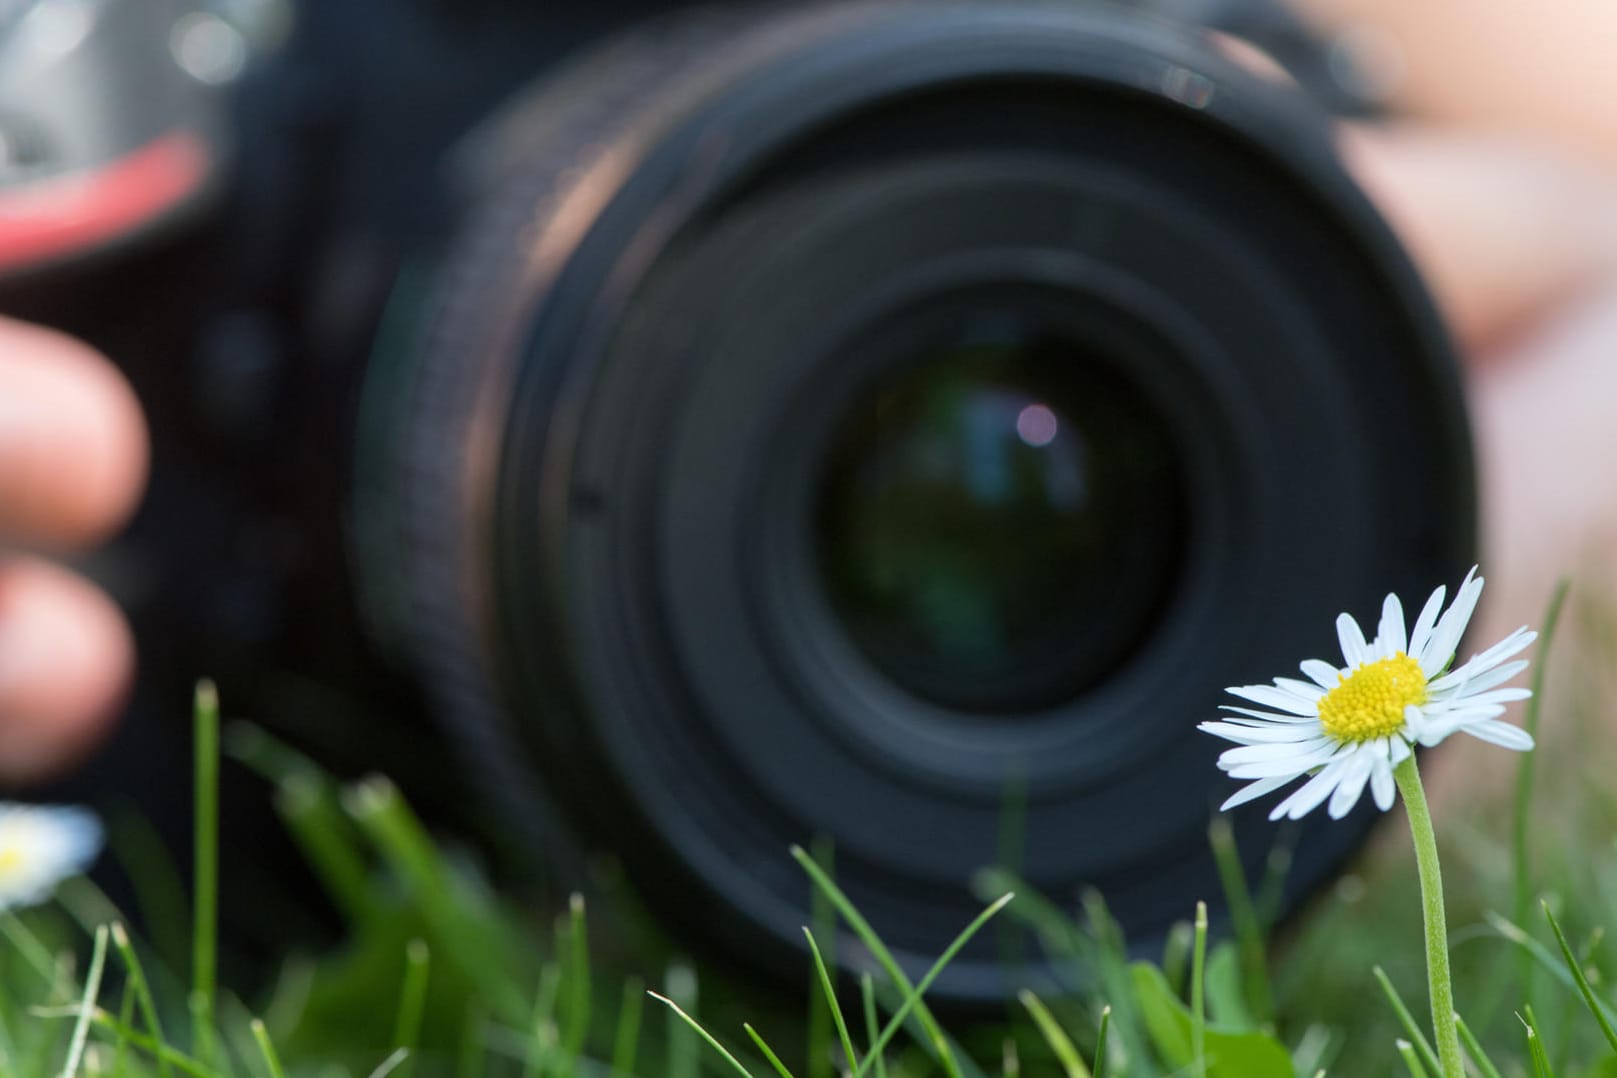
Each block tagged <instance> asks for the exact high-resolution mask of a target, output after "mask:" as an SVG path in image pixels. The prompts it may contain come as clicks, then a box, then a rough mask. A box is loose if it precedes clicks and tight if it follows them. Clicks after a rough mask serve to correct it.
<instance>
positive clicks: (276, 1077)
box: [252, 1018, 286, 1078]
mask: <svg viewBox="0 0 1617 1078" xmlns="http://www.w3.org/2000/svg"><path fill="white" fill-rule="evenodd" d="M252 1029H253V1040H255V1041H257V1042H258V1052H259V1054H260V1055H262V1056H263V1057H264V1066H265V1067H267V1068H269V1072H270V1078H286V1071H285V1070H284V1069H283V1068H282V1067H281V1057H280V1056H278V1055H276V1054H275V1045H273V1044H271V1043H270V1038H269V1030H267V1029H265V1028H264V1022H263V1020H262V1019H259V1018H254V1019H253V1025H252Z"/></svg>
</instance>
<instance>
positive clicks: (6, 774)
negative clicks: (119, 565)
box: [0, 558, 134, 784]
mask: <svg viewBox="0 0 1617 1078" xmlns="http://www.w3.org/2000/svg"><path fill="white" fill-rule="evenodd" d="M133 672H134V643H133V640H132V638H131V636H130V633H129V628H128V625H127V624H126V623H125V621H124V618H123V615H122V614H121V613H120V612H119V610H118V608H117V607H116V606H114V605H113V603H112V601H111V600H110V599H108V598H107V597H106V595H104V594H103V593H102V592H101V591H100V590H98V589H97V588H95V587H94V586H93V585H91V584H90V583H89V582H88V581H86V580H84V579H82V578H81V577H78V576H76V575H74V574H73V573H70V572H68V571H67V570H65V569H61V568H58V567H56V566H53V565H50V564H49V563H47V562H43V561H39V560H37V559H33V558H15V559H11V560H7V561H5V562H0V782H5V783H8V784H24V783H30V782H37V781H40V780H42V779H46V778H49V777H51V776H54V775H56V774H59V773H61V772H62V771H63V770H65V769H66V768H68V767H70V766H72V765H73V764H74V763H76V762H77V761H79V760H80V759H82V758H83V757H84V756H85V755H86V754H87V753H88V752H89V751H90V750H91V749H92V748H93V747H94V746H95V745H96V743H97V742H98V741H99V740H100V739H101V737H102V735H103V734H104V733H105V732H106V730H107V728H108V726H109V725H110V723H111V722H112V719H113V718H114V717H115V715H116V714H117V712H118V709H119V706H120V704H121V703H122V701H123V698H124V696H125V694H126V692H127V690H128V686H129V684H130V681H131V678H132V675H133Z"/></svg>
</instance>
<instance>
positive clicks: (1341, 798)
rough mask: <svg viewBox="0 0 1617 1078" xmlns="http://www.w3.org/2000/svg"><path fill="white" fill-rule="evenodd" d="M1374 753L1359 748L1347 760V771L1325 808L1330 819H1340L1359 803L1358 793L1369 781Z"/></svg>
mask: <svg viewBox="0 0 1617 1078" xmlns="http://www.w3.org/2000/svg"><path fill="white" fill-rule="evenodd" d="M1375 762H1376V761H1375V754H1374V753H1373V752H1372V751H1370V750H1368V749H1360V750H1359V751H1358V752H1356V753H1354V754H1353V758H1352V759H1350V760H1349V761H1348V764H1347V771H1346V773H1345V774H1344V775H1343V776H1342V781H1341V782H1340V783H1339V784H1338V785H1337V787H1336V790H1335V792H1334V793H1332V794H1331V803H1330V805H1328V806H1327V807H1326V809H1325V811H1326V812H1327V813H1329V814H1330V817H1331V819H1333V820H1340V819H1341V818H1342V817H1343V816H1346V815H1347V814H1348V813H1349V812H1351V811H1353V806H1354V805H1357V804H1358V803H1359V795H1360V794H1362V793H1364V784H1365V783H1366V782H1368V781H1370V773H1371V771H1373V770H1374V769H1375Z"/></svg>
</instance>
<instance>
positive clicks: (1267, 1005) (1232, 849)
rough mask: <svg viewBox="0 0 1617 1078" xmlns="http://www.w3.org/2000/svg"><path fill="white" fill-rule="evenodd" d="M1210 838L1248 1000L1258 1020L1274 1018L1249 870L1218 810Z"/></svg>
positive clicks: (1267, 957) (1208, 837)
mask: <svg viewBox="0 0 1617 1078" xmlns="http://www.w3.org/2000/svg"><path fill="white" fill-rule="evenodd" d="M1207 840H1208V842H1209V843H1210V844H1211V845H1212V847H1213V861H1214V863H1215V864H1216V865H1217V866H1218V878H1219V881H1220V882H1221V883H1222V884H1223V887H1224V900H1225V902H1226V903H1228V904H1229V909H1230V924H1231V925H1232V926H1233V927H1234V929H1235V942H1236V947H1237V948H1239V951H1240V955H1241V981H1242V984H1243V986H1244V987H1245V988H1246V1003H1247V1006H1248V1007H1250V1008H1251V1010H1252V1016H1253V1017H1254V1018H1256V1019H1257V1020H1258V1022H1259V1024H1263V1025H1266V1024H1268V1023H1270V1022H1272V1021H1274V1009H1275V1008H1274V987H1273V986H1272V985H1271V984H1270V983H1269V956H1268V954H1267V953H1266V951H1265V947H1264V942H1263V926H1262V924H1261V923H1260V922H1259V920H1258V909H1257V906H1256V905H1254V903H1253V901H1252V891H1251V889H1250V888H1249V887H1248V886H1247V879H1246V872H1245V871H1244V870H1243V869H1242V868H1241V850H1240V847H1238V846H1237V845H1236V844H1235V828H1234V826H1233V825H1231V823H1230V820H1229V817H1228V816H1226V815H1224V814H1223V813H1219V814H1218V815H1217V816H1214V817H1213V822H1212V823H1211V824H1210V825H1209V826H1208V829H1207Z"/></svg>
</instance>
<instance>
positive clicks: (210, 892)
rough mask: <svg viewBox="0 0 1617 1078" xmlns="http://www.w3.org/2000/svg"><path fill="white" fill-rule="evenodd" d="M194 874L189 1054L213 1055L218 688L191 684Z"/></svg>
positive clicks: (206, 1059) (204, 683)
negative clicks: (192, 697)
mask: <svg viewBox="0 0 1617 1078" xmlns="http://www.w3.org/2000/svg"><path fill="white" fill-rule="evenodd" d="M192 729H193V738H194V742H193V745H194V747H193V752H194V765H195V786H194V789H193V791H192V796H193V799H194V801H195V809H194V811H195V829H194V832H193V837H194V853H193V856H194V858H195V869H194V871H195V876H194V883H193V890H194V891H195V897H194V898H193V900H192V902H193V912H192V917H191V1014H192V1021H193V1023H194V1025H193V1027H192V1029H191V1054H192V1055H194V1056H196V1057H197V1058H198V1059H200V1060H202V1061H203V1062H204V1063H206V1062H209V1061H210V1060H211V1058H212V1055H213V1003H214V977H215V975H216V972H217V967H216V961H215V950H216V948H217V946H218V939H219V692H218V690H217V689H215V688H214V685H213V682H211V681H207V680H203V681H200V682H198V683H197V687H196V697H195V702H194V708H193V714H192Z"/></svg>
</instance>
